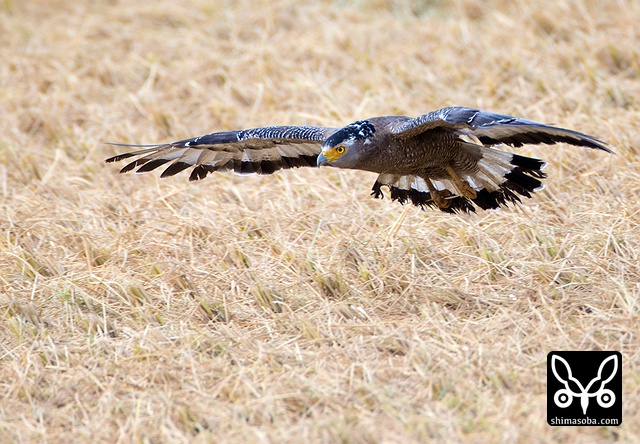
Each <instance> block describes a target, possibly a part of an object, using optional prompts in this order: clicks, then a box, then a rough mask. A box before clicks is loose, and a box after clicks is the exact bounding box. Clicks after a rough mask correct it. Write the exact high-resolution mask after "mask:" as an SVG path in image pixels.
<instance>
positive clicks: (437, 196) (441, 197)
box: [425, 179, 451, 208]
mask: <svg viewBox="0 0 640 444" xmlns="http://www.w3.org/2000/svg"><path fill="white" fill-rule="evenodd" d="M425 182H426V183H427V188H429V194H430V195H431V198H432V199H433V201H434V202H435V204H436V205H437V206H438V208H449V201H448V200H447V199H446V198H447V197H448V196H450V195H451V193H449V192H448V190H442V191H440V190H436V187H435V186H434V185H433V183H432V182H431V180H430V179H426V180H425Z"/></svg>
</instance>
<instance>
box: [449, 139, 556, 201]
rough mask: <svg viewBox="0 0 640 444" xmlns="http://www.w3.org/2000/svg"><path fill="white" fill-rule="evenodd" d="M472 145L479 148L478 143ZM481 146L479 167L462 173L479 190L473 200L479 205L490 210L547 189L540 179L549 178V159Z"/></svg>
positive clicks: (462, 176) (464, 178)
mask: <svg viewBox="0 0 640 444" xmlns="http://www.w3.org/2000/svg"><path fill="white" fill-rule="evenodd" d="M472 145H473V148H474V149H476V150H477V149H478V145H475V144H472ZM479 148H480V154H481V156H482V157H481V158H480V159H479V160H478V165H477V170H476V171H474V172H472V173H468V174H467V175H465V174H462V175H461V178H462V179H463V180H467V182H468V183H469V185H471V187H472V188H473V189H474V190H475V191H476V195H477V197H476V198H474V199H471V200H472V201H473V203H474V204H475V205H477V206H478V207H480V208H482V209H483V210H488V209H492V208H499V207H501V206H507V205H508V204H509V203H516V202H520V197H519V196H524V197H531V193H534V192H536V191H540V190H542V189H543V188H544V185H543V183H542V182H541V181H540V180H539V179H544V178H545V177H547V175H546V174H545V173H544V172H543V171H542V170H543V169H544V167H545V166H546V165H547V164H546V162H544V161H542V160H540V159H535V158H532V157H526V156H520V155H518V154H513V153H509V152H505V151H499V150H496V149H493V148H489V147H484V146H481V147H479Z"/></svg>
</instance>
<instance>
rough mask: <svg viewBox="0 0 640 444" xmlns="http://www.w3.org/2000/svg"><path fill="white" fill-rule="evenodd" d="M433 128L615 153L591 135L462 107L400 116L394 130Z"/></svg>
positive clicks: (407, 133)
mask: <svg viewBox="0 0 640 444" xmlns="http://www.w3.org/2000/svg"><path fill="white" fill-rule="evenodd" d="M432 130H445V131H450V132H452V133H454V134H458V135H460V136H468V137H475V138H477V139H478V140H479V141H480V142H481V143H482V144H483V145H487V146H491V145H498V144H506V145H511V146H514V147H520V146H522V145H525V144H539V143H544V144H548V145H552V144H555V143H568V144H570V145H577V146H585V147H588V148H593V149H599V150H603V151H606V152H609V153H612V152H613V151H611V150H610V149H609V148H608V147H607V146H606V145H605V143H604V142H602V141H601V140H598V139H597V138H595V137H593V136H590V135H588V134H583V133H580V132H578V131H573V130H568V129H564V128H558V127H554V126H551V125H545V124H542V123H538V122H533V121H531V120H525V119H519V118H516V117H512V116H507V115H504V114H496V113H490V112H487V111H482V110H479V109H474V108H467V107H462V106H453V107H448V108H442V109H439V110H436V111H432V112H430V113H427V114H423V115H421V116H419V117H416V118H415V119H401V120H399V121H398V123H397V124H396V125H395V127H394V128H392V133H393V134H394V135H395V136H396V137H399V138H409V137H414V136H417V135H419V134H423V133H425V132H428V131H432Z"/></svg>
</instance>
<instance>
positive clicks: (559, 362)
mask: <svg viewBox="0 0 640 444" xmlns="http://www.w3.org/2000/svg"><path fill="white" fill-rule="evenodd" d="M609 362H613V370H612V371H611V373H610V374H608V376H607V377H606V378H605V377H604V376H603V374H604V371H605V367H606V366H607V364H608V363H609ZM618 365H619V364H618V356H617V355H611V356H609V357H608V358H607V359H605V360H604V361H602V364H600V367H599V368H598V375H597V376H596V377H595V378H593V379H592V380H591V381H590V382H589V384H587V386H586V387H585V386H583V385H582V383H581V382H580V381H578V380H577V379H576V378H575V377H574V376H573V373H572V372H571V367H569V363H568V362H567V361H566V360H565V359H563V358H561V357H560V356H558V355H553V356H552V357H551V369H552V371H553V374H554V376H555V377H556V379H557V380H558V381H559V382H560V383H562V385H564V388H562V389H560V390H558V391H557V392H556V393H555V395H554V396H553V402H554V403H555V404H556V405H557V406H558V407H560V408H566V407H569V406H570V405H571V403H572V402H573V398H574V397H575V398H580V406H581V407H582V413H583V414H584V415H586V414H587V407H589V399H590V398H596V401H597V403H598V405H599V406H600V407H602V408H609V407H611V406H612V405H613V404H614V403H615V402H616V395H615V393H613V391H611V390H609V389H607V388H605V386H606V385H607V383H608V382H609V381H611V380H612V379H613V378H614V376H615V375H616V373H617V371H618ZM563 370H564V371H563ZM561 375H565V376H561Z"/></svg>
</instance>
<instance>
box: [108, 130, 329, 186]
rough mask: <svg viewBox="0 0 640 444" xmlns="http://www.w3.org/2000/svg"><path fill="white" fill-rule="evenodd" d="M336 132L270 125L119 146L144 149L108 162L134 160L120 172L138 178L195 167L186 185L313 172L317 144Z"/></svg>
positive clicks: (115, 157) (169, 173)
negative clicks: (213, 177) (213, 178)
mask: <svg viewBox="0 0 640 444" xmlns="http://www.w3.org/2000/svg"><path fill="white" fill-rule="evenodd" d="M336 131H337V128H325V127H319V126H269V127H263V128H252V129H244V130H240V131H223V132H217V133H211V134H207V135H205V136H200V137H195V138H193V139H185V140H180V141H178V142H173V143H167V144H159V145H124V144H112V145H117V146H129V147H139V148H143V147H144V148H145V149H143V150H139V151H133V152H130V153H124V154H119V155H117V156H114V157H110V158H109V159H107V160H106V162H118V161H121V160H123V159H127V158H130V157H136V156H141V157H138V158H137V159H136V160H134V161H133V162H131V163H129V164H127V165H125V167H124V168H122V169H121V170H120V173H126V172H127V171H131V170H133V169H135V168H137V170H136V172H137V173H144V172H147V171H152V170H155V169H156V168H159V167H161V166H163V165H166V164H167V163H169V166H168V167H167V168H166V169H165V170H164V171H163V172H162V175H161V177H168V176H173V175H174V174H177V173H179V172H180V171H183V170H185V169H187V168H189V167H194V168H193V170H192V171H191V175H190V176H189V180H198V179H203V178H204V177H206V175H207V174H208V173H211V172H214V171H234V172H236V173H238V174H272V173H274V172H276V171H278V170H280V169H286V168H297V167H315V166H317V165H316V159H317V157H318V154H319V153H320V145H321V144H322V141H323V140H324V139H326V138H327V137H328V136H330V135H331V134H333V133H334V132H336Z"/></svg>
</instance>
